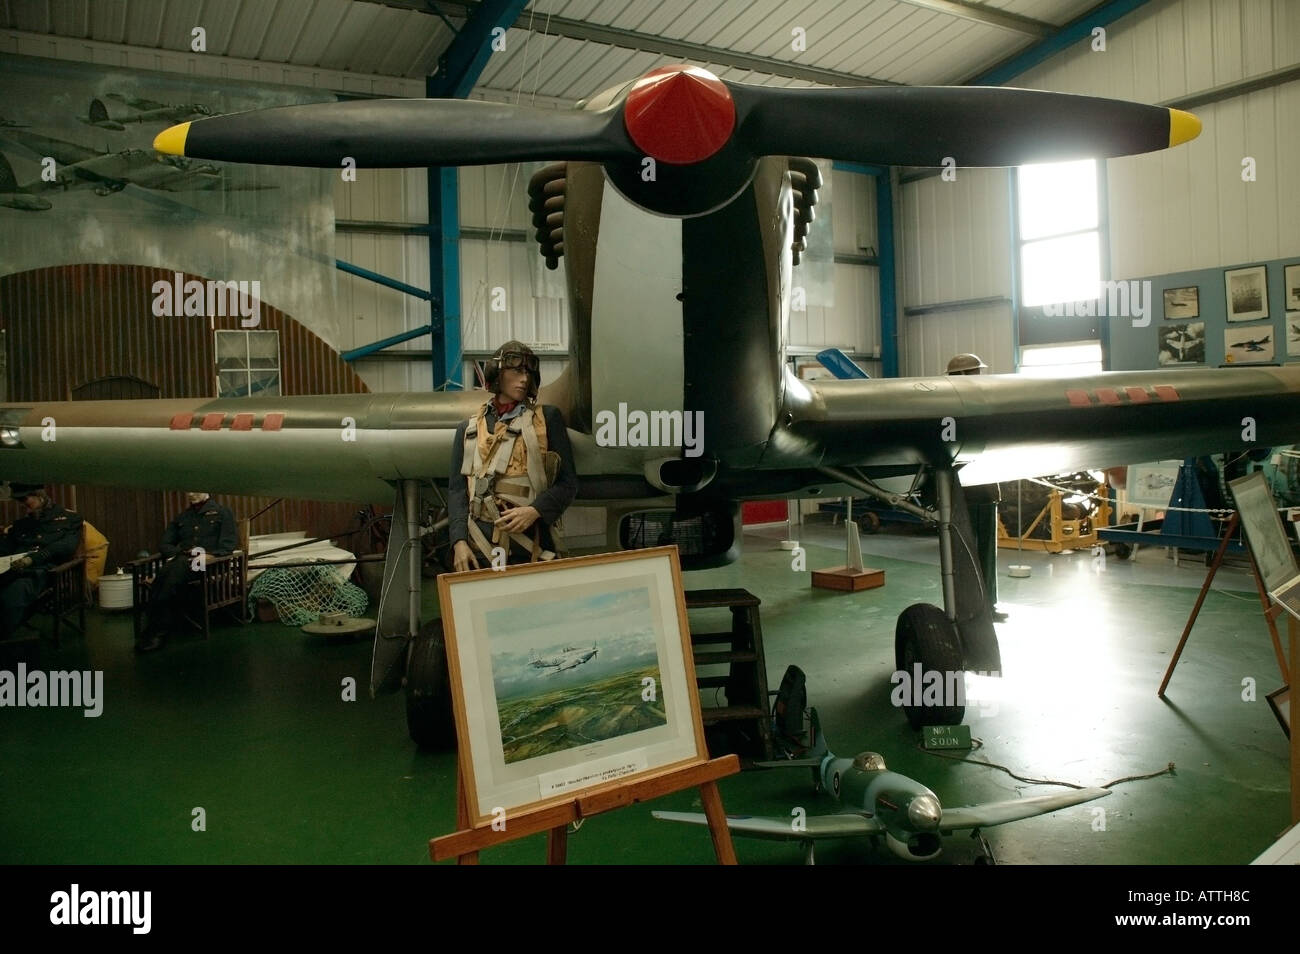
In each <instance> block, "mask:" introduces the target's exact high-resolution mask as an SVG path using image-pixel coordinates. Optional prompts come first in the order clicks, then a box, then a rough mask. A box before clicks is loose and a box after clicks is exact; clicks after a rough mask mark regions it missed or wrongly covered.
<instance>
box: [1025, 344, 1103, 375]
mask: <svg viewBox="0 0 1300 954" xmlns="http://www.w3.org/2000/svg"><path fill="white" fill-rule="evenodd" d="M1100 372H1101V342H1100V341H1071V342H1067V343H1066V344H1050V345H1027V346H1026V347H1023V348H1021V349H1020V371H1019V373H1020V374H1023V375H1025V376H1026V377H1030V378H1060V377H1068V376H1071V375H1076V374H1099V373H1100Z"/></svg>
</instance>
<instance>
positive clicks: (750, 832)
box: [650, 811, 885, 841]
mask: <svg viewBox="0 0 1300 954" xmlns="http://www.w3.org/2000/svg"><path fill="white" fill-rule="evenodd" d="M650 814H651V815H653V816H654V817H655V818H658V819H661V820H663V821H675V822H683V823H684V824H687V825H708V823H709V819H708V818H707V817H706V816H705V815H704V814H703V813H702V812H657V811H656V812H651V813H650ZM795 820H796V819H795V817H794V816H790V817H789V818H776V817H763V816H760V815H728V816H727V827H728V828H730V829H731V830H732V831H733V832H735V833H736V834H737V835H744V836H746V837H749V838H768V839H772V840H776V841H809V840H814V839H818V838H853V837H861V836H863V835H878V834H883V833H884V830H885V829H884V827H883V826H882V825H881V824H880V823H879V822H877V821H876V820H875V819H874V818H870V817H868V816H866V815H854V814H848V813H845V814H841V815H810V816H808V817H807V818H805V819H803V821H802V826H803V827H802V828H801V830H798V831H796V830H795V828H794V827H793V825H794V822H795Z"/></svg>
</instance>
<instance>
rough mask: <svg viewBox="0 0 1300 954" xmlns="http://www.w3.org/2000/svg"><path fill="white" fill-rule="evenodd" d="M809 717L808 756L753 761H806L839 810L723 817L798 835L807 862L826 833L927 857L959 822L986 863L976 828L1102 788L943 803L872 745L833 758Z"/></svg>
mask: <svg viewBox="0 0 1300 954" xmlns="http://www.w3.org/2000/svg"><path fill="white" fill-rule="evenodd" d="M810 721H811V724H812V729H811V732H812V738H811V740H810V741H812V743H813V746H812V749H811V751H810V753H809V755H808V756H806V757H804V758H801V759H793V760H790V761H786V762H762V763H758V764H760V765H762V766H763V767H766V768H788V767H797V766H807V767H808V768H811V769H812V772H813V782H814V785H815V787H816V788H817V790H818V791H822V792H827V793H829V794H830V795H831V796H832V797H833V798H835V799H836V801H838V802H839V803H840V804H841V806H842V811H840V812H838V813H836V814H833V815H807V816H805V817H798V816H795V815H790V816H786V817H758V816H752V815H728V816H727V827H728V828H730V829H731V831H732V832H733V833H735V834H737V835H743V836H747V837H752V838H768V839H777V840H781V841H797V842H799V844H800V845H801V846H802V847H803V849H804V862H805V863H806V864H813V862H814V846H815V844H816V842H817V841H819V840H821V839H827V838H861V839H870V840H872V841H877V840H880V839H883V840H884V842H885V844H886V845H887V846H888V847H889V850H890V851H891V852H893V853H894V854H895V855H897V856H898V857H899V858H902V859H903V860H904V861H929V860H930V859H932V858H935V857H937V856H938V855H939V854H940V852H941V851H942V850H943V842H942V840H941V836H943V835H951V834H952V833H953V832H954V831H961V830H963V829H970V830H971V832H972V837H975V838H978V839H979V842H980V846H981V848H982V849H983V854H982V855H981V856H980V858H979V859H978V861H979V862H980V863H986V864H992V863H993V862H994V858H993V851H992V849H991V848H990V847H989V844H988V842H987V841H986V840H985V839H984V837H983V835H982V834H981V832H982V830H983V829H985V828H992V827H993V826H995V825H1005V824H1006V823H1007V822H1013V821H1019V820H1021V819H1024V818H1033V817H1035V816H1037V815H1046V814H1048V813H1049V812H1055V811H1060V810H1061V809H1062V808H1069V807H1070V806H1072V805H1080V804H1082V803H1084V802H1090V801H1092V800H1094V799H1097V798H1104V797H1105V796H1107V795H1109V794H1110V790H1109V789H1106V788H1078V789H1074V790H1072V791H1069V792H1063V793H1061V794H1058V795H1038V796H1035V797H1032V798H1016V799H1010V800H1007V801H1001V802H986V803H984V804H982V805H967V806H963V807H961V808H944V807H943V805H942V804H941V803H940V801H939V797H938V796H937V795H935V794H934V792H932V791H931V790H930V789H929V788H927V787H926V786H925V785H922V784H921V783H920V782H918V781H916V780H915V779H913V778H909V777H908V776H906V775H900V774H899V773H897V772H891V771H890V770H889V769H888V768H887V767H886V765H885V760H884V759H883V758H882V757H881V756H880V755H879V754H878V753H876V752H860V753H859V754H858V755H856V756H855V757H853V758H851V759H847V758H837V757H836V756H835V754H834V753H833V752H831V751H830V749H829V748H828V747H827V745H826V739H825V737H824V736H823V735H822V733H821V725H820V723H819V721H818V718H817V710H816V709H812V710H810ZM651 814H652V815H653V816H654V817H655V818H658V819H661V820H663V821H675V822H682V823H685V824H688V825H708V823H709V822H708V818H707V817H706V816H705V815H704V814H703V813H700V812H666V811H654V812H651Z"/></svg>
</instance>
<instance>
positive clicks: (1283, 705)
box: [1264, 686, 1291, 739]
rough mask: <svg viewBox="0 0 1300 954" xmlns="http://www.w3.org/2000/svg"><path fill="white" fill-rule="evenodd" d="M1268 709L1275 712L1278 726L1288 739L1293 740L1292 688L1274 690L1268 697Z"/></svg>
mask: <svg viewBox="0 0 1300 954" xmlns="http://www.w3.org/2000/svg"><path fill="white" fill-rule="evenodd" d="M1264 698H1265V699H1267V700H1268V707H1269V708H1270V709H1272V710H1273V715H1274V716H1275V717H1276V718H1277V722H1278V725H1280V726H1281V727H1282V731H1283V732H1285V733H1286V737H1287V738H1288V739H1289V738H1291V687H1290V686H1283V687H1282V688H1281V689H1274V690H1273V691H1272V692H1270V693H1269V694H1268V695H1267V696H1265V697H1264Z"/></svg>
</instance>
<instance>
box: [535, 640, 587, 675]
mask: <svg viewBox="0 0 1300 954" xmlns="http://www.w3.org/2000/svg"><path fill="white" fill-rule="evenodd" d="M599 654H600V650H599V649H597V648H596V644H595V643H592V644H591V648H590V649H578V648H576V647H574V646H565V647H564V648H563V649H561V650H560V651H559V652H558V653H556V654H555V655H553V656H534V657H533V659H532V660H531V661H529V663H528V665H530V666H532V667H533V668H534V669H541V670H547V669H549V670H551V671H550V672H548V673H546V675H548V676H554V675H557V674H559V673H562V672H565V671H567V670H569V669H577V668H578V667H579V666H581V665H582V664H583V663H586V662H591V660H593V659H595V658H596V656H597V655H599Z"/></svg>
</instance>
